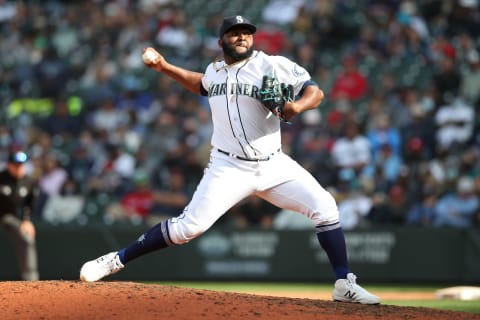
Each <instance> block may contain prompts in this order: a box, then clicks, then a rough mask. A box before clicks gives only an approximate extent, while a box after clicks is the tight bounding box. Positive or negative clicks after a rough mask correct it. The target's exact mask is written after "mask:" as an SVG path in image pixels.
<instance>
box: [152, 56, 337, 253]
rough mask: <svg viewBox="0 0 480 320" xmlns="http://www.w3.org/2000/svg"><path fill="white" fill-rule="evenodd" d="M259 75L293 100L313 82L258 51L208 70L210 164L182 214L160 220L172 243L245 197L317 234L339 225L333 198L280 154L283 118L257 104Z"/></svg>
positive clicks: (196, 231)
mask: <svg viewBox="0 0 480 320" xmlns="http://www.w3.org/2000/svg"><path fill="white" fill-rule="evenodd" d="M264 75H269V76H274V77H275V78H276V79H277V80H278V81H279V82H281V83H282V82H283V83H285V84H291V85H293V87H294V92H295V95H297V94H299V92H300V91H301V90H302V88H303V85H304V83H305V82H306V81H308V80H309V79H310V75H309V74H308V72H307V71H306V70H305V69H304V68H302V67H300V66H299V65H297V64H295V63H294V62H292V61H290V60H289V59H287V58H285V57H281V56H267V55H266V54H264V53H263V52H260V51H254V53H253V54H252V56H251V57H250V58H248V59H246V60H243V61H240V62H238V63H235V64H232V65H225V63H224V62H223V61H222V62H213V63H211V64H210V65H209V66H208V67H207V69H206V71H205V74H204V76H203V79H202V86H203V89H204V92H208V97H209V102H210V106H211V111H212V119H213V127H214V131H213V135H212V147H213V149H212V152H211V156H210V163H209V165H208V167H207V168H206V169H205V173H204V176H203V177H202V180H201V181H200V183H199V185H198V187H197V189H196V191H195V193H194V195H193V198H192V200H191V201H190V203H189V204H188V205H187V207H186V208H185V210H184V211H183V213H182V214H181V215H180V216H178V217H175V218H170V219H168V221H167V222H165V223H162V227H161V228H162V232H163V234H164V238H165V239H166V241H167V242H168V243H169V244H182V243H186V242H188V241H190V240H192V239H194V238H196V237H198V236H199V235H201V234H202V233H203V232H205V231H206V230H207V229H209V228H210V227H211V226H212V225H213V224H214V223H215V221H217V220H218V219H219V218H220V217H221V216H222V215H223V214H224V213H225V212H227V211H228V210H229V209H230V208H231V207H232V206H234V205H235V204H236V203H238V202H239V201H241V200H242V199H244V198H246V197H248V196H250V195H256V196H259V197H261V198H262V199H265V200H266V201H269V202H270V203H273V204H274V205H276V206H278V207H280V208H284V209H287V210H292V211H297V212H299V213H301V214H303V215H305V216H307V217H308V218H310V219H311V220H312V225H315V226H317V230H321V229H320V228H331V226H332V225H335V224H336V223H338V209H337V206H336V203H335V200H334V198H333V197H332V196H331V195H330V193H328V192H327V191H326V190H325V189H324V188H323V187H322V186H320V184H319V183H318V182H317V180H315V178H314V177H313V176H312V175H311V174H310V173H309V172H308V171H307V170H305V169H304V168H303V167H302V166H300V165H299V164H298V163H297V162H296V161H294V160H293V159H292V158H290V157H289V156H288V155H286V154H284V153H283V152H281V140H280V139H281V135H280V120H279V119H278V118H277V117H276V116H274V115H273V114H272V113H271V112H270V111H269V110H268V109H267V108H265V107H264V106H262V104H261V102H260V100H259V97H260V88H261V85H262V78H263V76H264ZM219 150H221V151H219ZM239 157H243V159H241V158H239ZM262 157H263V160H262V161H260V160H259V161H255V160H254V161H252V159H260V158H262ZM265 157H268V160H265ZM325 225H326V227H324V226H325Z"/></svg>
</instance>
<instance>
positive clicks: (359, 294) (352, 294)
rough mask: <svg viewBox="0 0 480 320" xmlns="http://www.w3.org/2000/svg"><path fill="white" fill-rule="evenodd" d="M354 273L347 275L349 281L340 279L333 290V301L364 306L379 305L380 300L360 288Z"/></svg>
mask: <svg viewBox="0 0 480 320" xmlns="http://www.w3.org/2000/svg"><path fill="white" fill-rule="evenodd" d="M356 279H357V277H356V276H355V275H354V274H353V273H349V274H347V279H338V280H337V281H336V282H335V289H333V294H332V297H333V300H335V301H341V302H353V303H362V304H379V303H380V298H379V297H377V296H375V295H373V294H371V293H370V292H368V291H367V290H365V289H363V288H362V287H360V286H359V285H358V284H357V282H356Z"/></svg>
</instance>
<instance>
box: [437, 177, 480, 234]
mask: <svg viewBox="0 0 480 320" xmlns="http://www.w3.org/2000/svg"><path fill="white" fill-rule="evenodd" d="M479 205H480V202H479V197H478V195H477V194H476V193H475V184H474V180H473V179H472V178H470V177H466V176H462V177H460V178H459V179H458V182H457V185H456V190H455V191H454V192H448V193H447V194H445V195H444V196H442V197H440V199H439V200H438V202H437V204H436V206H435V222H434V223H435V226H437V227H443V226H450V227H456V228H468V227H471V226H473V225H474V217H475V215H477V214H478V211H479V209H480V206H479Z"/></svg>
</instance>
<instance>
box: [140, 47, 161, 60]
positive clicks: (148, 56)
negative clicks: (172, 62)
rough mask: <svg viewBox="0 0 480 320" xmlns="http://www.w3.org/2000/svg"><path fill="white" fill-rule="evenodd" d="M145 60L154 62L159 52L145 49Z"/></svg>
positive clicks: (143, 56) (143, 57) (143, 55)
mask: <svg viewBox="0 0 480 320" xmlns="http://www.w3.org/2000/svg"><path fill="white" fill-rule="evenodd" d="M142 59H143V62H145V63H153V62H154V61H155V60H156V59H157V53H156V52H155V51H153V50H148V49H147V50H145V52H144V53H143V54H142Z"/></svg>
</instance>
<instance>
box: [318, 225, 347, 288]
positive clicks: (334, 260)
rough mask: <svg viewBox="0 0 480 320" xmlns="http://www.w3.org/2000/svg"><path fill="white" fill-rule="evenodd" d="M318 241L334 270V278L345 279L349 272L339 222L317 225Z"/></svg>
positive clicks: (345, 248)
mask: <svg viewBox="0 0 480 320" xmlns="http://www.w3.org/2000/svg"><path fill="white" fill-rule="evenodd" d="M317 238H318V242H320V245H321V246H322V248H323V250H325V252H326V253H327V256H328V259H329V260H330V264H331V265H332V268H333V271H334V272H335V279H345V278H346V277H347V273H349V272H350V269H349V267H348V258H347V246H346V244H345V236H344V234H343V230H342V228H341V227H340V223H339V222H337V223H334V224H330V225H324V226H318V227H317Z"/></svg>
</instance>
